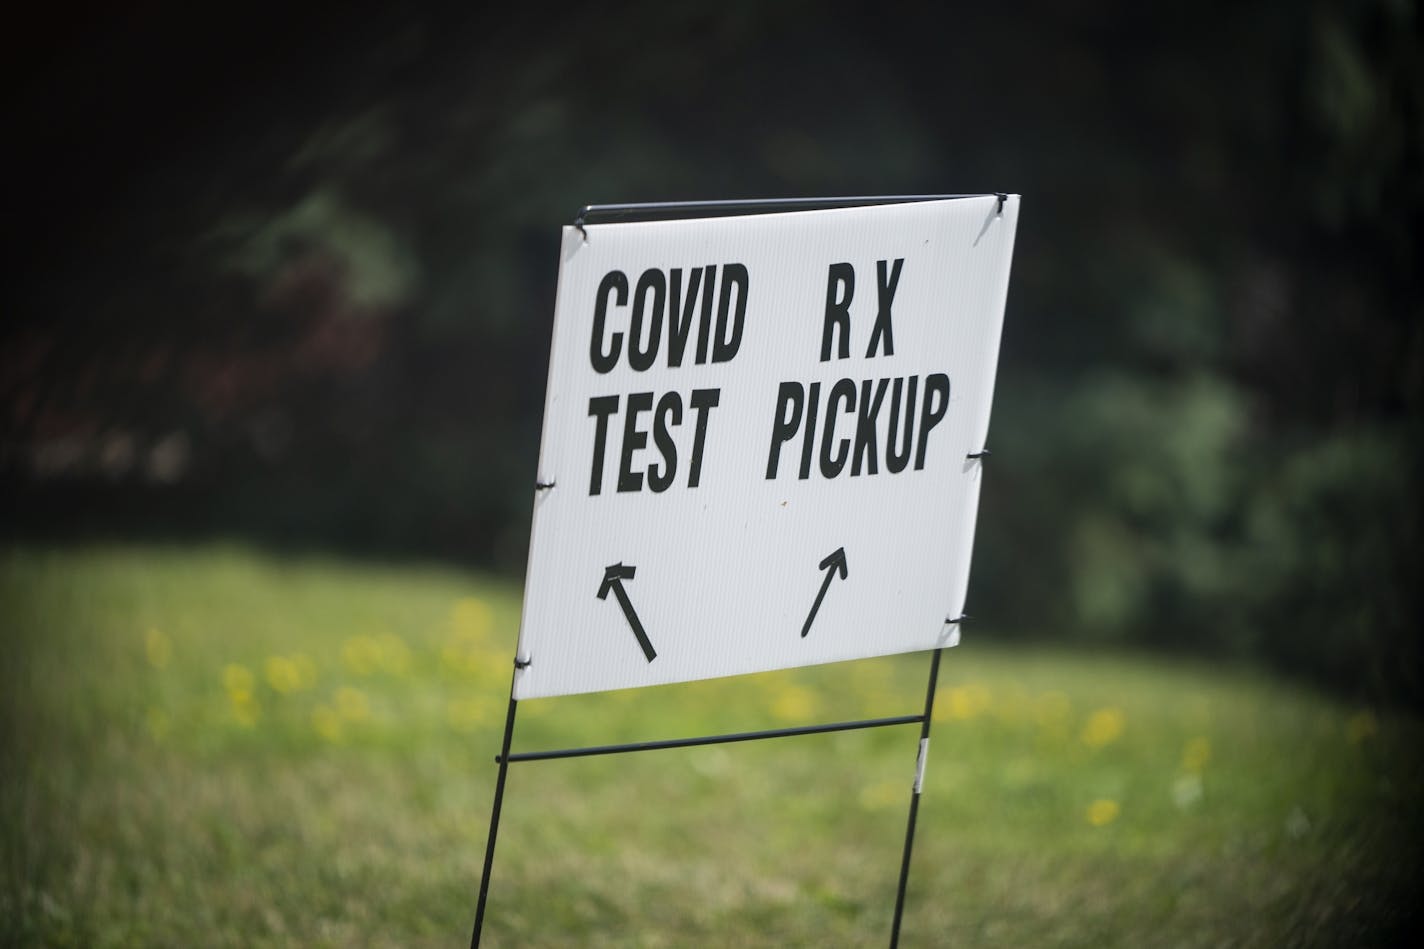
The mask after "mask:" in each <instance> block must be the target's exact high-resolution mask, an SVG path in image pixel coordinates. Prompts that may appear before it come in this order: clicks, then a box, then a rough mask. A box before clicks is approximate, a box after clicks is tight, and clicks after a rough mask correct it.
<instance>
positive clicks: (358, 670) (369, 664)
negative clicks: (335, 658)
mask: <svg viewBox="0 0 1424 949" xmlns="http://www.w3.org/2000/svg"><path fill="white" fill-rule="evenodd" d="M341 661H342V662H344V663H346V668H347V669H348V670H350V672H351V674H352V675H357V676H368V675H371V674H372V673H374V672H375V671H376V668H377V666H379V665H380V662H381V646H380V643H378V642H377V641H376V638H375V637H374V636H352V637H351V638H350V639H348V640H346V642H344V643H342V644H341Z"/></svg>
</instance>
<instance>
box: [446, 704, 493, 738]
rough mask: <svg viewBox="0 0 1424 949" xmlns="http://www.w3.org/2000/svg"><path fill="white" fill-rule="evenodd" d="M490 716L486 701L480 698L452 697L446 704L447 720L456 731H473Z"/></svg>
mask: <svg viewBox="0 0 1424 949" xmlns="http://www.w3.org/2000/svg"><path fill="white" fill-rule="evenodd" d="M488 717H489V715H488V709H487V707H486V705H485V703H483V702H481V701H479V700H478V699H451V700H450V701H449V702H448V703H446V705H445V720H446V721H448V722H449V723H450V727H451V728H453V729H455V730H456V731H462V732H467V731H473V730H474V729H476V728H478V727H479V726H480V725H482V724H484V722H485V720H486V719H487V718H488Z"/></svg>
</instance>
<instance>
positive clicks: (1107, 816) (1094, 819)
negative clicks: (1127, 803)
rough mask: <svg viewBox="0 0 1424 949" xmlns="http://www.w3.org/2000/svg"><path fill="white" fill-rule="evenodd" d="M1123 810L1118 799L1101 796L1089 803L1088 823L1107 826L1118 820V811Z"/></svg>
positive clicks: (1095, 825)
mask: <svg viewBox="0 0 1424 949" xmlns="http://www.w3.org/2000/svg"><path fill="white" fill-rule="evenodd" d="M1121 810H1122V808H1120V807H1119V806H1118V803H1117V801H1114V800H1112V799H1110V798H1105V797H1100V798H1098V799H1097V800H1096V801H1094V802H1093V803H1091V804H1089V805H1088V811H1087V815H1086V816H1087V818H1088V823H1090V824H1092V825H1093V826H1094V827H1106V826H1107V825H1108V824H1111V823H1112V822H1113V821H1115V820H1117V815H1118V813H1119V812H1120V811H1121Z"/></svg>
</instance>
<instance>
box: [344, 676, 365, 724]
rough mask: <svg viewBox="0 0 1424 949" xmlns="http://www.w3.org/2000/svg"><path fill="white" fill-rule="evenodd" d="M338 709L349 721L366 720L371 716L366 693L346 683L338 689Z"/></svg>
mask: <svg viewBox="0 0 1424 949" xmlns="http://www.w3.org/2000/svg"><path fill="white" fill-rule="evenodd" d="M336 710H337V713H338V714H339V715H340V716H341V717H342V718H343V719H345V720H346V721H348V722H364V721H365V720H366V719H368V718H370V717H371V703H370V702H369V701H367V699H366V693H365V692H362V691H361V690H360V689H353V688H351V687H350V686H346V685H344V686H342V687H341V688H339V689H337V690H336Z"/></svg>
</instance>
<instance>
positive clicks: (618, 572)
mask: <svg viewBox="0 0 1424 949" xmlns="http://www.w3.org/2000/svg"><path fill="white" fill-rule="evenodd" d="M637 572H638V568H637V567H625V566H623V564H621V563H615V564H613V565H612V566H611V567H606V568H604V571H603V584H602V585H601V586H600V587H599V588H598V598H599V599H600V600H606V599H608V591H609V590H612V591H613V595H614V596H616V597H617V598H618V605H619V606H621V607H623V615H624V616H625V617H626V618H627V619H628V625H629V626H631V627H633V635H634V636H637V637H638V645H639V646H642V647H643V655H645V656H647V657H648V661H649V662H652V661H653V660H654V659H656V658H658V653H657V650H655V649H654V648H653V644H652V643H650V642H649V641H648V634H647V633H646V632H644V630H643V624H642V623H641V622H639V620H638V614H637V613H635V612H633V604H632V603H629V602H628V592H627V591H626V590H624V589H623V581H624V580H631V579H633V574H635V573H637Z"/></svg>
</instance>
